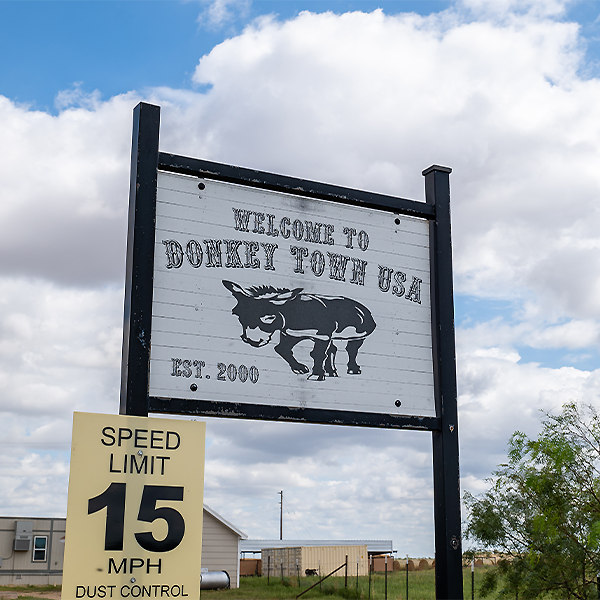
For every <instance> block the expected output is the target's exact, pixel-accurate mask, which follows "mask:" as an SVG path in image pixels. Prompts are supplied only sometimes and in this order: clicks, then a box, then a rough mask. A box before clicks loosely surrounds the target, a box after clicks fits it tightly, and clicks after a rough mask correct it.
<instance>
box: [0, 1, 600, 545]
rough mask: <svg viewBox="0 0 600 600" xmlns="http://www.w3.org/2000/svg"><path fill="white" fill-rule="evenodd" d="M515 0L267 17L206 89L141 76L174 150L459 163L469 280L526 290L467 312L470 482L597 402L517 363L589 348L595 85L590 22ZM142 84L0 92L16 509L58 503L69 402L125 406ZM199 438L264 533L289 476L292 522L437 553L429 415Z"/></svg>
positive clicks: (216, 53) (230, 49) (10, 466)
mask: <svg viewBox="0 0 600 600" xmlns="http://www.w3.org/2000/svg"><path fill="white" fill-rule="evenodd" d="M521 6H523V5H521ZM525 6H526V9H525V10H524V11H521V13H520V14H517V12H518V11H517V12H515V11H516V8H515V7H516V5H515V4H514V3H511V2H509V1H508V0H506V2H497V3H492V2H489V3H486V4H485V5H484V4H483V3H479V2H474V1H471V2H469V3H465V4H464V5H463V7H468V11H466V10H462V9H451V10H448V11H445V12H443V13H440V14H438V15H433V16H431V17H420V16H417V15H414V14H410V15H408V14H404V15H398V16H395V17H387V16H385V14H384V13H383V12H382V11H374V12H372V13H370V14H364V13H358V12H356V13H348V14H343V15H334V14H331V13H326V14H321V15H315V14H311V13H302V14H300V15H299V16H298V17H297V18H295V19H292V20H289V21H285V22H280V21H277V20H276V19H275V18H272V17H271V18H263V19H260V20H258V21H256V22H254V23H253V24H252V25H251V26H249V27H248V28H247V29H246V30H244V32H243V33H242V34H240V35H238V36H236V37H233V38H231V39H229V40H227V41H225V42H223V43H222V44H220V45H219V46H217V47H215V48H214V49H213V50H212V51H211V52H210V53H209V54H208V55H207V56H205V57H203V58H202V59H201V60H200V62H199V64H198V67H197V69H196V71H195V75H194V80H195V82H196V83H197V84H198V85H201V86H206V88H205V89H206V91H205V92H204V93H200V92H190V91H185V90H177V89H168V88H159V89H153V90H149V91H146V92H145V96H144V97H145V99H146V100H148V101H153V102H156V103H158V104H161V106H162V130H161V149H162V150H165V151H170V152H175V153H178V154H187V155H191V156H197V157H200V158H206V159H211V160H220V161H223V162H227V163H232V164H240V165H243V166H248V167H254V168H259V169H264V170H268V171H274V172H280V173H285V174H290V175H294V176H298V177H305V178H310V179H316V180H322V181H328V182H332V183H337V184H340V185H349V186H355V187H360V188H366V189H371V190H373V191H382V192H386V193H392V194H398V195H402V196H407V197H413V198H417V199H418V198H422V197H423V180H422V177H421V175H420V173H421V170H422V169H423V168H425V167H427V166H429V165H430V164H432V163H438V164H447V165H449V166H451V167H453V168H454V172H453V174H452V176H451V185H452V204H453V228H454V230H453V238H454V260H455V269H456V289H457V291H458V292H459V293H462V294H472V295H474V296H477V297H479V298H483V299H492V300H498V299H509V300H511V301H513V305H514V306H515V307H517V308H516V309H515V311H514V314H512V315H506V314H504V318H502V319H499V320H497V321H490V322H484V323H481V322H480V321H481V319H479V318H477V317H478V315H474V319H473V322H472V323H470V324H468V326H467V325H465V328H464V329H461V330H460V332H459V340H458V341H459V347H458V378H459V379H458V381H459V395H460V415H461V416H460V435H461V438H460V439H461V448H462V472H463V476H464V479H463V483H464V485H465V486H467V487H468V488H469V489H474V490H478V489H482V486H483V483H482V481H483V478H484V477H485V476H486V475H488V474H489V473H490V471H491V469H492V468H493V467H494V466H495V465H496V464H497V463H498V462H502V460H503V457H504V452H505V444H506V441H507V439H508V437H509V435H510V434H511V433H512V431H514V429H516V428H522V429H524V430H526V431H528V432H535V431H536V429H537V427H538V423H539V420H538V419H539V409H545V410H555V409H556V407H559V406H560V404H561V403H562V402H564V401H566V400H569V399H576V400H581V401H587V402H593V403H596V404H597V403H598V387H599V386H598V382H599V381H600V371H582V370H578V369H575V368H573V367H563V368H561V369H550V368H544V367H542V366H539V365H537V364H533V363H529V364H522V363H521V362H519V353H518V350H517V348H518V347H521V346H529V347H534V348H564V349H568V350H569V351H576V350H581V349H586V348H590V347H592V348H596V347H597V344H598V335H599V331H598V328H599V326H598V317H599V316H600V315H599V312H600V310H599V309H600V303H599V300H598V298H599V297H600V296H599V294H598V289H599V288H600V277H599V274H600V268H599V267H600V264H598V259H597V258H596V255H597V254H598V252H597V248H598V245H599V243H598V235H597V231H598V230H599V224H600V223H599V215H598V208H597V205H598V200H599V199H600V172H599V171H598V168H597V165H598V159H599V158H600V157H599V149H600V142H599V140H600V135H599V133H600V131H599V128H600V125H599V123H600V114H599V111H600V108H599V107H600V102H599V100H600V83H599V81H598V80H597V79H583V78H581V77H580V75H579V72H580V70H581V67H582V66H584V65H583V64H582V60H583V54H582V43H581V39H580V37H579V32H578V28H577V26H575V25H574V24H572V23H565V22H560V21H558V20H556V19H555V18H554V19H551V18H549V17H556V16H557V15H559V14H560V11H561V10H562V8H563V7H564V6H565V4H563V3H558V2H556V3H554V2H541V1H540V2H533V0H532V1H531V2H528V3H527V4H526V5H525ZM217 8H218V6H217V5H215V10H217ZM225 8H227V6H225V5H221V9H225ZM492 9H493V10H492ZM490 11H491V12H490ZM492 13H493V14H492ZM216 14H217V17H218V11H217V13H216ZM224 14H225V13H223V15H224ZM219 18H220V17H219ZM223 18H225V17H223ZM217 21H218V19H217ZM202 89H204V88H202ZM141 97H142V96H141V95H140V94H138V93H130V94H127V95H123V96H117V97H115V98H112V99H110V100H108V101H106V102H104V101H102V100H101V99H100V98H99V96H98V95H97V94H91V95H86V94H84V93H83V92H82V91H81V89H80V87H77V86H75V88H74V89H72V90H69V91H66V92H64V93H61V94H60V95H59V97H58V98H57V107H58V109H59V112H58V114H57V115H56V116H52V115H49V114H46V113H43V112H39V111H33V110H29V109H28V108H27V107H25V106H19V105H16V104H15V103H13V102H11V101H10V100H8V99H6V98H3V97H0V152H1V153H2V156H3V161H2V163H1V164H0V180H1V181H2V188H1V189H2V202H1V203H0V256H1V257H2V259H1V260H0V306H1V308H2V310H1V316H0V356H1V357H2V361H1V364H2V366H1V367H0V385H1V386H2V394H1V395H0V411H1V413H2V419H3V425H4V431H5V432H6V433H5V435H6V436H7V439H8V440H10V441H11V443H12V446H10V451H9V450H6V455H7V460H6V461H5V462H6V464H5V463H3V464H1V465H0V485H1V486H2V489H3V490H4V489H6V490H9V491H7V492H6V493H5V494H3V496H2V499H1V500H0V510H1V511H2V512H4V513H7V512H13V513H14V512H18V511H20V509H19V507H20V506H25V507H28V508H27V510H28V511H29V510H31V511H32V512H33V511H38V512H39V513H44V512H45V513H46V514H50V513H52V514H57V513H59V512H60V511H61V510H63V508H61V507H64V505H65V502H64V501H65V498H66V496H65V493H66V489H64V493H63V494H62V495H61V494H60V493H57V492H56V489H58V488H60V487H61V486H64V483H65V482H66V475H65V464H66V461H67V460H68V455H67V454H65V448H68V446H66V444H68V441H69V435H70V433H69V432H70V414H71V412H72V411H73V410H89V411H94V412H116V410H117V405H118V381H119V362H120V339H121V337H120V336H121V333H120V328H121V324H122V284H123V278H124V269H123V266H124V253H125V235H126V233H125V232H126V220H127V219H126V215H127V195H128V187H129V175H128V170H129V151H130V149H129V145H130V140H131V110H132V108H133V106H134V105H135V104H136V103H137V101H138V100H139V98H141ZM209 438H210V440H209V441H210V446H209V449H208V464H207V474H208V477H207V497H206V500H207V502H208V504H209V505H212V506H213V507H214V508H215V509H216V510H218V512H220V513H222V514H224V515H225V516H226V517H227V518H229V519H230V520H231V521H232V522H234V523H235V524H236V525H238V526H239V527H240V528H241V529H242V530H245V531H247V533H249V534H250V535H251V536H259V535H265V536H269V535H270V536H271V537H276V536H277V533H278V522H277V518H278V512H277V496H276V494H277V492H278V491H279V490H280V489H284V492H285V495H286V496H285V497H286V498H287V499H288V500H287V501H288V502H289V503H290V504H289V506H290V509H292V511H291V512H293V515H295V516H292V514H291V513H290V516H289V519H291V521H293V520H294V519H296V522H295V526H296V527H297V528H298V531H299V532H302V531H304V529H308V530H309V531H310V532H314V535H313V537H314V538H318V537H323V536H325V537H327V536H332V537H379V538H384V539H389V538H390V537H392V538H393V539H394V540H395V542H396V546H397V547H398V549H399V550H400V551H401V553H405V552H410V553H411V554H431V551H432V546H431V544H430V541H431V530H432V502H431V453H430V452H431V442H430V436H429V434H424V433H421V432H404V433H399V432H388V431H383V432H381V431H372V430H351V429H344V428H334V427H330V428H325V427H310V426H306V425H290V424H286V425H284V424H280V423H254V422H236V421H218V420H213V419H209ZM38 444H39V445H38ZM44 444H45V446H44ZM53 444H54V445H53ZM61 444H62V445H61ZM2 450H3V451H4V450H5V445H2ZM15 465H16V466H17V467H16V468H15ZM35 469H38V470H37V471H36V470H35ZM42 472H46V473H48V478H46V479H43V478H42V479H41V478H40V477H39V474H40V473H42ZM19 473H20V474H19ZM52 477H54V479H52ZM61 489H63V488H61ZM19 498H21V499H22V503H21V504H19V503H18V502H19V500H18V499H19ZM40 498H44V499H45V500H43V501H41V500H40ZM36 507H37V508H36ZM290 524H291V522H290ZM269 532H271V533H269ZM302 537H309V536H305V535H302ZM424 539H426V540H428V541H426V542H423V541H422V540H424Z"/></svg>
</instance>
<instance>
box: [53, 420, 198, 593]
mask: <svg viewBox="0 0 600 600" xmlns="http://www.w3.org/2000/svg"><path fill="white" fill-rule="evenodd" d="M205 432H206V424H205V423H203V422H197V421H180V420H175V419H153V418H147V417H130V416H118V415H99V414H89V413H75V414H74V415H73V443H72V449H71V472H70V478H69V500H68V507H67V531H66V537H65V565H64V577H63V586H62V598H63V600H76V599H81V598H88V599H89V598H100V599H103V598H118V599H120V598H127V599H130V598H188V597H189V598H198V596H199V593H200V555H201V552H202V514H203V508H202V507H203V490H204V446H205Z"/></svg>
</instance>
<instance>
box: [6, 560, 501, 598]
mask: <svg viewBox="0 0 600 600" xmlns="http://www.w3.org/2000/svg"><path fill="white" fill-rule="evenodd" d="M489 568H494V567H478V568H477V569H476V570H475V598H480V596H479V594H478V593H477V589H478V587H479V584H480V582H481V578H482V576H483V573H484V572H485V569H489ZM317 581H318V578H317V577H301V578H300V586H298V579H297V578H295V577H294V578H284V580H283V583H282V581H281V578H280V577H271V578H270V581H269V582H268V581H267V578H266V577H242V578H241V579H240V587H239V588H237V589H231V590H202V591H201V593H200V599H201V600H287V599H293V598H296V596H297V595H298V594H300V593H301V592H302V591H304V590H306V589H307V588H309V587H310V586H311V585H313V584H314V583H316V582H317ZM356 583H357V582H356V576H354V577H351V576H348V587H347V588H345V587H344V578H343V577H331V578H329V579H327V580H326V581H324V582H323V583H322V584H321V585H320V586H319V585H317V586H316V587H315V588H313V589H312V590H311V591H309V592H307V593H306V594H304V595H303V596H302V598H307V599H312V600H314V599H315V598H323V599H326V598H331V599H332V600H333V599H334V598H345V599H346V600H369V599H372V600H385V598H386V595H385V577H384V575H381V574H374V575H372V577H371V590H370V592H369V578H368V577H359V578H358V589H357V585H356ZM463 587H464V598H465V600H470V598H471V569H470V568H466V569H464V570H463ZM58 588H59V586H52V585H48V586H33V585H27V586H25V585H24V586H0V591H11V592H18V593H19V596H20V598H23V600H25V598H27V592H51V591H56V590H57V589H58ZM387 598H388V600H406V572H404V571H395V572H393V573H388V578H387ZM488 598H489V599H490V600H494V598H496V596H495V595H492V596H488ZM36 600H39V599H36ZM408 600H435V581H434V571H433V570H431V571H409V573H408Z"/></svg>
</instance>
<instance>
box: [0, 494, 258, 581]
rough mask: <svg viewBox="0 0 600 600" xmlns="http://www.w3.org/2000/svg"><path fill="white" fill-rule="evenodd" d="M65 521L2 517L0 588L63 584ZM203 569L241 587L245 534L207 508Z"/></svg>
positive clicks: (204, 518)
mask: <svg viewBox="0 0 600 600" xmlns="http://www.w3.org/2000/svg"><path fill="white" fill-rule="evenodd" d="M65 524H66V519H65V518H49V519H44V518H37V517H36V518H23V517H0V585H7V584H20V585H30V584H32V585H47V584H50V585H52V584H60V583H62V574H63V557H64V552H65ZM202 537H203V540H202V568H203V569H204V568H208V570H209V571H227V573H228V575H229V578H230V581H231V587H239V581H240V574H239V556H240V546H239V544H240V542H241V541H242V540H243V539H244V538H246V537H247V536H246V534H245V533H243V532H242V531H240V530H239V529H237V527H235V526H234V525H232V524H231V523H229V522H228V521H226V520H225V519H224V518H223V517H221V516H220V515H219V514H218V513H216V512H215V511H214V510H212V509H211V508H209V507H208V506H206V504H205V505H204V511H203V533H202Z"/></svg>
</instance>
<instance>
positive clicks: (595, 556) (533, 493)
mask: <svg viewBox="0 0 600 600" xmlns="http://www.w3.org/2000/svg"><path fill="white" fill-rule="evenodd" d="M599 469H600V416H599V415H598V413H597V412H596V411H595V409H594V408H593V407H591V406H583V405H579V404H575V403H569V404H566V405H565V406H563V410H562V413H561V414H560V415H551V414H548V413H544V417H543V419H542V431H541V433H540V435H539V436H538V438H537V439H530V438H528V437H527V436H526V435H525V434H523V433H522V432H520V431H517V432H515V433H514V434H513V435H512V437H511V438H510V441H509V452H508V463H507V464H503V465H500V466H499V468H498V470H496V471H495V472H494V473H493V476H492V478H491V479H490V480H489V482H490V484H491V487H490V489H489V490H488V491H487V492H486V493H485V494H483V495H481V496H479V497H474V496H472V495H470V494H468V493H467V494H465V503H466V505H467V509H468V520H467V527H466V532H465V535H466V537H467V539H469V540H471V542H472V544H473V545H474V547H473V549H472V550H471V551H470V553H471V554H474V553H476V552H482V551H490V550H492V551H495V552H499V553H501V554H502V555H503V559H502V560H501V561H499V568H498V569H497V570H494V571H489V572H488V573H487V574H486V576H485V578H484V582H483V584H482V588H481V590H480V592H481V594H482V595H487V594H488V593H490V592H491V591H493V590H495V589H497V588H498V587H499V588H500V595H501V596H510V597H513V598H515V597H516V598H522V599H527V598H538V597H540V596H541V597H546V598H582V599H586V598H597V597H598V595H597V594H598V592H597V590H596V577H597V574H598V573H599V572H600V472H599Z"/></svg>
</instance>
